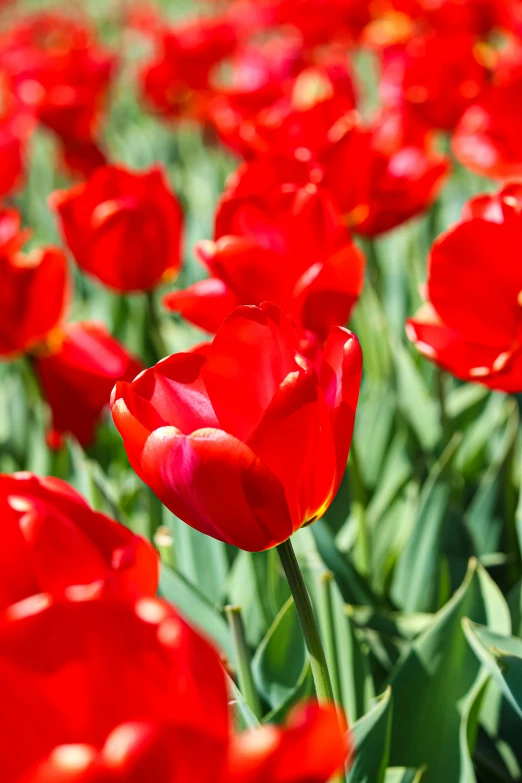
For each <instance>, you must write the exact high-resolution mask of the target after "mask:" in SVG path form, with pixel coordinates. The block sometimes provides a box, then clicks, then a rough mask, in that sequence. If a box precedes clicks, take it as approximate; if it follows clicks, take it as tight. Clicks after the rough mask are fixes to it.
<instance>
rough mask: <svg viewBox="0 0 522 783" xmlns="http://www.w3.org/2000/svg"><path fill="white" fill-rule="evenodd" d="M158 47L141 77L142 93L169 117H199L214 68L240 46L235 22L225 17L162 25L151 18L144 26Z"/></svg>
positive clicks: (209, 93)
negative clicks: (170, 25)
mask: <svg viewBox="0 0 522 783" xmlns="http://www.w3.org/2000/svg"><path fill="white" fill-rule="evenodd" d="M137 26H139V27H142V28H143V27H144V28H145V32H148V33H152V37H153V39H154V41H155V44H156V55H155V58H154V59H153V60H152V61H151V62H149V63H147V64H146V65H145V67H144V68H143V70H142V73H141V85H142V91H143V94H144V95H145V97H146V99H147V101H148V102H149V103H150V104H151V106H152V107H153V108H154V109H155V110H156V111H158V112H160V113H161V114H163V115H165V116H167V117H176V118H177V117H193V118H195V119H201V118H203V117H204V115H205V112H206V106H207V102H208V99H209V97H210V95H211V94H212V90H211V74H212V71H213V69H214V68H215V67H216V66H217V65H219V64H220V63H221V62H222V61H223V60H224V59H226V58H227V57H230V55H232V54H233V52H234V50H235V49H236V47H237V45H238V26H237V23H236V22H235V21H234V20H233V19H232V18H228V17H227V16H224V17H206V18H200V19H194V20H190V21H188V22H185V23H183V24H180V25H178V26H176V27H166V26H165V25H163V24H162V23H161V22H159V21H157V20H156V19H153V21H152V22H151V21H150V20H147V24H145V25H143V24H140V23H139V22H138V25H137Z"/></svg>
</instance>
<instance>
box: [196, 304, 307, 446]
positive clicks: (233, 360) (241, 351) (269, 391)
mask: <svg viewBox="0 0 522 783" xmlns="http://www.w3.org/2000/svg"><path fill="white" fill-rule="evenodd" d="M296 350H297V338H296V335H295V331H294V329H293V327H292V325H291V323H290V321H289V320H288V318H287V317H286V316H285V315H284V314H283V313H282V312H281V310H279V309H278V308H277V307H275V306H274V305H272V304H269V303H264V304H263V305H261V306H260V307H247V306H243V307H237V308H236V309H235V310H234V312H233V313H232V314H231V315H230V316H229V317H228V318H227V320H226V321H225V323H224V324H223V326H222V328H221V329H220V330H219V332H218V334H217V335H216V337H215V338H214V341H213V343H212V345H211V346H210V348H209V352H208V359H207V363H206V365H205V367H204V368H203V370H202V377H203V380H204V383H205V386H206V388H207V391H208V395H209V397H210V400H211V402H212V406H213V408H214V411H215V412H216V416H217V418H218V420H219V424H220V427H221V428H222V429H224V430H226V431H227V432H230V433H231V434H233V435H235V436H236V437H238V438H239V439H240V440H246V439H247V438H248V436H249V435H250V433H251V432H252V431H253V430H254V428H255V427H256V426H257V424H258V423H259V421H260V420H261V417H262V416H263V414H264V412H265V410H266V409H267V408H268V406H269V404H270V402H271V400H272V397H273V396H274V394H275V393H276V391H277V390H278V389H279V386H280V385H281V383H282V382H283V380H284V379H285V378H286V376H287V375H288V374H289V373H291V372H295V371H296V370H297V369H299V367H298V365H297V364H296V360H295V355H296Z"/></svg>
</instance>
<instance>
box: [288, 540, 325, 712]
mask: <svg viewBox="0 0 522 783" xmlns="http://www.w3.org/2000/svg"><path fill="white" fill-rule="evenodd" d="M277 551H278V552H279V557H280V558H281V563H282V564H283V568H284V571H285V575H286V578H287V581H288V584H289V586H290V590H291V593H292V596H293V599H294V603H295V608H296V609H297V614H298V616H299V621H300V623H301V628H302V629H303V634H304V638H305V644H306V648H307V650H308V655H309V657H310V665H311V667H312V675H313V678H314V683H315V691H316V693H317V699H318V701H319V703H320V704H328V703H331V702H333V700H334V699H333V691H332V683H331V682H330V674H329V672H328V664H327V663H326V656H325V654H324V649H323V643H322V642H321V636H320V634H319V628H318V625H317V620H316V618H315V614H314V610H313V607H312V602H311V601H310V596H309V595H308V590H307V589H306V585H305V583H304V579H303V575H302V573H301V570H300V568H299V564H298V562H297V558H296V556H295V552H294V548H293V546H292V542H291V541H290V539H288V541H284V542H283V543H282V544H279V546H278V547H277Z"/></svg>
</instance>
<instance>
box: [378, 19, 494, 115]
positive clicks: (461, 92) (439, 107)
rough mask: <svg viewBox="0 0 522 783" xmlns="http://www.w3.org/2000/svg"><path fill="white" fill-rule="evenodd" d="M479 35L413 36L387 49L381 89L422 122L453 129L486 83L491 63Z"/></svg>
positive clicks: (390, 102) (388, 100)
mask: <svg viewBox="0 0 522 783" xmlns="http://www.w3.org/2000/svg"><path fill="white" fill-rule="evenodd" d="M479 51H480V48H479V46H478V44H477V40H476V38H474V37H473V36H472V35H470V34H466V33H447V34H445V35H441V34H440V33H430V34H427V35H423V36H415V37H414V38H413V39H412V40H410V41H408V43H407V44H406V45H405V46H402V47H392V48H390V49H389V50H386V51H385V52H384V55H383V59H384V70H383V74H382V79H381V93H382V96H383V99H384V101H385V103H386V104H387V105H391V106H397V105H400V104H401V103H402V102H404V103H405V105H406V106H407V107H408V110H409V111H411V112H412V113H413V115H414V116H416V117H417V118H418V119H419V120H420V121H421V122H423V123H425V124H427V125H429V126H431V127H433V128H440V129H441V130H453V129H454V128H455V126H456V124H457V122H458V121H459V119H460V117H461V116H462V114H463V112H464V110H465V109H466V108H467V107H468V106H469V105H470V104H471V103H472V102H473V101H474V100H476V98H477V96H478V95H479V93H480V92H481V90H482V89H483V88H484V85H485V84H486V79H487V77H488V69H487V68H486V66H485V65H484V63H483V62H482V61H481V60H480V57H479Z"/></svg>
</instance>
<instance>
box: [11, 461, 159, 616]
mask: <svg viewBox="0 0 522 783" xmlns="http://www.w3.org/2000/svg"><path fill="white" fill-rule="evenodd" d="M0 506H1V508H2V548H1V551H0V562H1V567H0V606H2V607H5V606H8V605H9V604H12V603H15V602H16V601H20V600H22V599H23V598H28V597H29V596H31V595H34V594H35V593H40V592H49V593H58V594H60V593H63V592H64V591H65V592H66V593H67V588H68V587H70V586H71V585H73V586H74V585H92V586H93V587H94V588H96V589H97V590H110V591H119V592H125V593H129V594H133V595H155V594H156V590H157V587H158V557H157V555H156V554H155V552H154V550H153V548H152V547H151V545H150V544H149V543H148V542H147V541H145V540H144V539H142V538H140V537H138V536H135V535H134V533H132V532H131V531H130V530H129V529H128V528H126V527H124V526H123V525H120V524H119V523H118V522H115V521H114V520H112V519H109V517H106V516H105V515H104V514H100V513H98V512H96V511H93V510H92V509H91V508H90V507H89V506H88V505H87V503H86V502H85V500H84V499H83V498H82V496H81V495H79V494H78V493H77V492H76V490H74V489H73V488H72V487H70V486H69V485H68V484H66V483H65V482H64V481H60V480H59V479H55V478H39V477H38V476H34V475H32V474H30V473H15V474H14V475H11V476H8V475H5V474H0Z"/></svg>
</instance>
